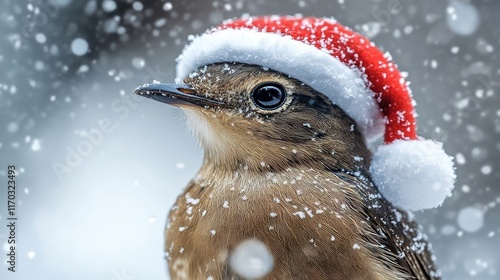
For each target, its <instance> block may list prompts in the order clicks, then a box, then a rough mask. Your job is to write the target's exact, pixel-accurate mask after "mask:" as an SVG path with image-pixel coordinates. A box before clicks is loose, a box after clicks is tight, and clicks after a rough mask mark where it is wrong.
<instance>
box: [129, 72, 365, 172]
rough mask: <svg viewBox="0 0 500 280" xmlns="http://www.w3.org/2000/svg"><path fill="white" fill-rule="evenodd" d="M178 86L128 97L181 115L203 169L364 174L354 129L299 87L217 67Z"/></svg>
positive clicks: (276, 77) (272, 75)
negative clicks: (164, 105) (197, 146)
mask: <svg viewBox="0 0 500 280" xmlns="http://www.w3.org/2000/svg"><path fill="white" fill-rule="evenodd" d="M183 82H184V84H171V85H169V84H148V85H144V86H142V87H139V88H137V89H136V91H135V92H136V93H137V94H139V95H142V96H144V97H148V98H151V99H155V100H158V101H160V102H163V103H167V104H169V105H173V106H176V107H179V108H181V109H182V110H183V111H184V113H185V115H186V116H187V123H188V126H189V127H190V129H191V130H192V132H193V133H194V135H195V136H196V137H197V138H198V140H199V142H200V143H201V145H202V147H203V148H204V150H205V163H206V164H216V165H217V167H218V168H229V169H231V170H235V169H238V168H245V169H249V170H257V171H262V170H268V171H280V170H284V169H286V168H289V167H293V166H296V165H304V166H305V167H310V168H326V169H328V170H338V171H340V170H342V171H347V172H362V173H364V172H365V171H366V170H367V168H368V165H369V162H370V152H369V150H368V149H367V147H366V145H365V142H364V138H363V136H362V134H361V133H360V132H359V130H358V128H357V127H356V123H355V122H354V121H353V120H352V119H351V118H350V117H349V116H348V115H347V114H346V113H345V112H344V111H343V110H341V109H340V108H339V107H338V106H336V105H335V104H333V103H332V102H331V101H330V99H328V98H327V97H326V96H325V95H323V94H321V93H319V92H317V91H315V90H314V89H312V88H311V87H309V86H308V85H306V84H304V83H302V82H301V81H298V80H296V79H293V78H291V77H289V76H287V75H284V74H282V73H279V72H275V71H272V70H270V69H266V68H263V67H261V66H255V65H248V64H240V63H219V64H211V65H207V66H204V67H201V68H199V69H198V70H196V71H195V72H193V73H191V74H190V75H189V76H188V77H187V78H185V79H184V81H183Z"/></svg>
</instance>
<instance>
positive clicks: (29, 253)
mask: <svg viewBox="0 0 500 280" xmlns="http://www.w3.org/2000/svg"><path fill="white" fill-rule="evenodd" d="M35 256H36V253H35V251H29V252H28V259H30V260H31V259H33V258H34V257H35Z"/></svg>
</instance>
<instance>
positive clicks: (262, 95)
mask: <svg viewBox="0 0 500 280" xmlns="http://www.w3.org/2000/svg"><path fill="white" fill-rule="evenodd" d="M251 97H252V101H253V103H255V105H256V106H257V107H259V108H260V109H264V110H275V109H277V108H279V107H280V106H281V105H283V103H285V100H286V91H285V89H284V88H283V87H282V86H281V85H280V84H277V83H265V84H261V85H258V86H257V87H255V89H254V90H253V91H252V95H251Z"/></svg>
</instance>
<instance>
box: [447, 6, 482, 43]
mask: <svg viewBox="0 0 500 280" xmlns="http://www.w3.org/2000/svg"><path fill="white" fill-rule="evenodd" d="M479 22H480V17H479V12H478V11H477V9H476V7H475V6H473V5H472V4H471V3H467V2H456V1H453V2H451V3H450V5H448V7H447V8H446V23H447V24H448V27H449V28H450V29H451V31H453V32H454V33H455V34H458V35H462V36H468V35H471V34H473V33H474V32H476V30H477V28H478V27H479Z"/></svg>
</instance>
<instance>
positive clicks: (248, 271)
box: [229, 239, 274, 279]
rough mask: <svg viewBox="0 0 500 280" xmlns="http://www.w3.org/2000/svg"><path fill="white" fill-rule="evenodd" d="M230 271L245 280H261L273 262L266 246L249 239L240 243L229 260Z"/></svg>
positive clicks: (270, 268)
mask: <svg viewBox="0 0 500 280" xmlns="http://www.w3.org/2000/svg"><path fill="white" fill-rule="evenodd" d="M229 265H230V267H231V269H232V270H233V271H234V272H236V273H237V274H238V275H239V276H241V277H244V278H247V279H255V278H261V277H264V276H265V275H267V274H268V273H269V272H270V271H271V270H272V268H273V265H274V261H273V256H272V255H271V252H269V249H268V248H267V246H266V245H265V244H264V243H262V242H260V241H259V240H255V239H251V240H246V241H244V242H242V243H240V244H239V245H238V246H237V247H236V249H234V251H233V252H232V253H231V256H230V258H229Z"/></svg>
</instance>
